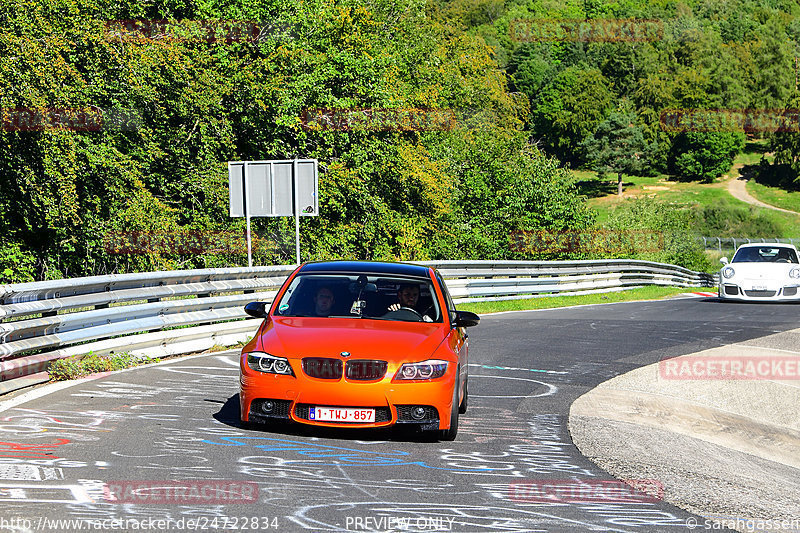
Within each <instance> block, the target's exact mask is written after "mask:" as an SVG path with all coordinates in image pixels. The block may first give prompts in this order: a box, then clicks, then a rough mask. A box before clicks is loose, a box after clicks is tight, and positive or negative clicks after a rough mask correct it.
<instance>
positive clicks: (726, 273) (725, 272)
mask: <svg viewBox="0 0 800 533" xmlns="http://www.w3.org/2000/svg"><path fill="white" fill-rule="evenodd" d="M734 274H736V271H735V270H734V269H733V268H732V267H725V268H723V269H722V275H723V276H725V278H726V279H731V278H732V277H733V276H734Z"/></svg>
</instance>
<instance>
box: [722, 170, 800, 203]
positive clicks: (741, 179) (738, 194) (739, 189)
mask: <svg viewBox="0 0 800 533" xmlns="http://www.w3.org/2000/svg"><path fill="white" fill-rule="evenodd" d="M741 169H742V165H741V164H738V165H736V166H734V167H733V170H734V172H735V174H736V176H737V177H735V178H731V179H730V180H728V192H729V193H731V196H733V197H734V198H736V199H738V200H741V201H743V202H747V203H748V204H751V205H755V206H758V207H766V208H767V209H774V210H775V211H783V212H784V213H791V214H793V215H797V214H798V213H797V212H796V211H790V210H788V209H782V208H780V207H775V206H774V205H769V204H765V203H764V202H762V201H761V200H756V199H755V198H753V197H752V196H750V193H749V192H747V189H746V188H745V186H746V185H747V180H748V177H747V176H745V175H744V174H742V172H741Z"/></svg>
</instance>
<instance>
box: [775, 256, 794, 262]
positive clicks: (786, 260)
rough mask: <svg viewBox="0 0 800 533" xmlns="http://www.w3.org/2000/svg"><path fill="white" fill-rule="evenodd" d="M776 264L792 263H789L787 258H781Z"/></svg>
mask: <svg viewBox="0 0 800 533" xmlns="http://www.w3.org/2000/svg"><path fill="white" fill-rule="evenodd" d="M775 262H776V263H791V261H789V260H788V259H786V258H785V257H781V258H780V259H778V260H776V261H775Z"/></svg>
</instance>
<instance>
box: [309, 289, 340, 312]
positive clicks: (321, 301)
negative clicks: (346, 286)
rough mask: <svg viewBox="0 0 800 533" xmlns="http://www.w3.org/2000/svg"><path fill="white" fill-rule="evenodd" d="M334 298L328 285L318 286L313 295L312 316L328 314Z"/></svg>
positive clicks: (334, 300) (331, 308)
mask: <svg viewBox="0 0 800 533" xmlns="http://www.w3.org/2000/svg"><path fill="white" fill-rule="evenodd" d="M335 302H336V299H335V298H334V297H333V291H332V290H330V288H328V287H320V288H319V289H317V293H316V294H315V295H314V316H329V315H330V314H331V311H332V310H333V304H334V303H335Z"/></svg>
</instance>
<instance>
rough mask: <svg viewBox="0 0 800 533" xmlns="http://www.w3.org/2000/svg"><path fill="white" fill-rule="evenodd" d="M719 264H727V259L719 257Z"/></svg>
mask: <svg viewBox="0 0 800 533" xmlns="http://www.w3.org/2000/svg"><path fill="white" fill-rule="evenodd" d="M719 262H720V263H722V264H723V265H727V264H728V258H727V257H721V258H720V260H719Z"/></svg>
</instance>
